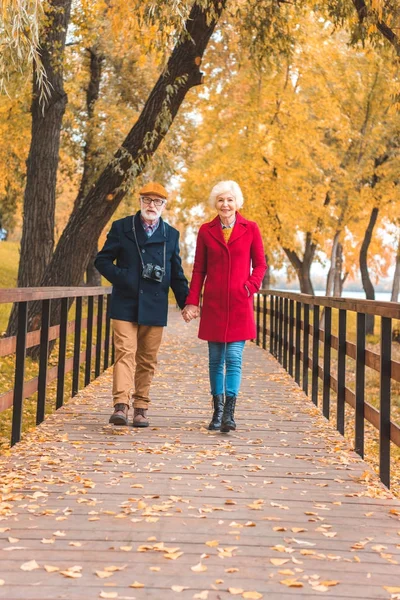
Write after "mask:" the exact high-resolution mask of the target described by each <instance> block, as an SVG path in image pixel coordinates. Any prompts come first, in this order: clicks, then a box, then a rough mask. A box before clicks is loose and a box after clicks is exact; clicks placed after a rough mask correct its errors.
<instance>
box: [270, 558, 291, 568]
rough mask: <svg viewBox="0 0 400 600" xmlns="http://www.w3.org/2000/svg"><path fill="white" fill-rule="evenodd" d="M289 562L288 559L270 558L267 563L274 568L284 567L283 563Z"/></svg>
mask: <svg viewBox="0 0 400 600" xmlns="http://www.w3.org/2000/svg"><path fill="white" fill-rule="evenodd" d="M289 560H290V559H289V558H270V559H269V562H270V563H271V564H273V565H275V566H276V567H280V566H281V565H284V564H285V563H287V562H289Z"/></svg>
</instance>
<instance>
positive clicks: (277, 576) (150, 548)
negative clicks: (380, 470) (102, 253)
mask: <svg viewBox="0 0 400 600" xmlns="http://www.w3.org/2000/svg"><path fill="white" fill-rule="evenodd" d="M170 323H171V326H170V327H169V328H168V329H167V330H166V335H165V340H164V344H163V349H162V352H161V355H160V365H159V372H158V375H157V377H156V379H155V381H154V388H153V398H154V406H153V408H152V411H151V427H150V428H148V429H147V430H146V429H144V430H133V429H132V428H119V429H118V428H113V427H112V426H109V425H108V424H107V421H108V416H109V414H110V383H111V374H110V373H106V374H105V375H104V376H102V377H101V378H100V379H99V380H98V381H96V382H94V383H93V384H92V385H91V386H89V387H88V388H87V389H85V390H83V391H82V392H81V393H80V394H79V396H77V397H76V398H74V400H73V401H71V402H69V403H68V405H66V406H65V407H64V408H63V409H61V410H60V411H59V412H58V413H57V415H53V416H52V417H50V418H48V419H47V420H46V422H45V423H44V424H43V425H42V426H40V427H39V428H38V429H36V430H35V431H34V432H33V433H32V434H30V436H29V437H28V438H27V439H25V440H24V441H23V442H21V443H20V444H18V445H17V446H16V447H14V449H13V450H12V451H11V453H10V456H8V457H5V458H3V459H2V460H1V464H0V472H1V492H2V498H1V502H0V559H1V563H0V598H2V599H5V598H6V599H7V600H14V599H16V598H18V599H24V600H39V599H40V600H42V599H51V600H54V599H58V598H66V599H71V600H72V599H74V600H75V599H82V600H83V599H84V600H90V599H92V598H93V599H94V598H96V599H97V598H119V599H133V598H136V599H137V600H140V599H143V598H146V599H149V600H150V599H151V600H153V599H154V600H161V599H162V600H168V599H170V598H174V599H175V598H178V599H182V600H187V599H189V598H190V599H192V598H193V599H200V600H202V599H203V600H204V599H207V600H217V599H219V600H225V599H227V598H250V599H251V598H265V599H266V598H268V599H269V600H275V599H278V598H279V599H286V598H288V599H289V598H292V597H299V598H300V597H301V598H306V599H308V598H312V597H314V596H326V597H329V598H335V599H340V598H352V599H355V598H362V599H364V600H365V599H374V600H377V599H380V598H400V566H399V565H400V502H399V501H397V500H395V499H394V498H393V497H392V496H391V495H390V493H388V492H386V490H385V489H384V488H383V487H382V486H380V484H379V483H378V481H377V479H376V478H375V476H373V475H372V474H371V472H370V470H369V468H368V467H367V466H366V464H365V463H364V462H363V461H361V460H360V459H359V458H358V457H357V455H355V454H353V453H352V452H351V451H349V448H348V446H347V443H346V442H345V441H344V440H343V439H342V438H341V437H340V436H339V435H338V434H337V433H336V432H335V431H334V430H333V429H332V428H331V427H330V425H329V424H328V423H327V422H326V421H325V420H324V419H323V417H322V416H320V415H319V413H318V412H317V411H316V410H315V408H314V407H313V405H312V404H311V402H310V400H309V399H307V398H306V397H305V396H304V395H303V394H302V392H301V391H299V389H298V388H297V386H296V384H295V383H294V382H293V381H292V380H291V378H290V377H289V376H288V375H286V373H285V372H284V371H283V370H282V368H281V367H280V366H279V364H278V363H277V362H276V361H275V359H274V358H272V357H271V356H269V355H268V354H267V353H266V352H264V351H263V350H261V349H260V348H257V347H256V346H255V345H254V344H250V343H249V344H247V345H246V349H245V357H244V381H243V386H242V393H241V396H240V400H239V401H238V409H237V422H238V430H237V432H235V433H230V434H220V433H219V432H217V433H210V432H208V431H207V430H206V428H205V426H206V424H207V423H208V420H209V417H210V407H209V396H208V391H207V390H208V382H207V360H206V344H205V343H204V342H199V341H198V340H197V338H196V324H195V323H192V324H190V325H189V326H187V325H185V324H184V323H183V322H182V321H181V318H180V315H179V314H178V313H177V312H175V311H174V310H171V315H170Z"/></svg>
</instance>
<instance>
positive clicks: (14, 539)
mask: <svg viewBox="0 0 400 600" xmlns="http://www.w3.org/2000/svg"><path fill="white" fill-rule="evenodd" d="M7 539H8V541H9V542H10V544H16V543H17V542H19V539H18V538H15V537H9V538H7Z"/></svg>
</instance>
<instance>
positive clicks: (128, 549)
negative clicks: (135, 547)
mask: <svg viewBox="0 0 400 600" xmlns="http://www.w3.org/2000/svg"><path fill="white" fill-rule="evenodd" d="M119 549H120V550H122V551H123V552H130V550H132V546H120V547H119Z"/></svg>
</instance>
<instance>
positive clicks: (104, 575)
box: [95, 571, 112, 579]
mask: <svg viewBox="0 0 400 600" xmlns="http://www.w3.org/2000/svg"><path fill="white" fill-rule="evenodd" d="M95 573H96V575H97V577H100V579H106V578H107V577H112V573H109V572H108V571H95Z"/></svg>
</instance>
